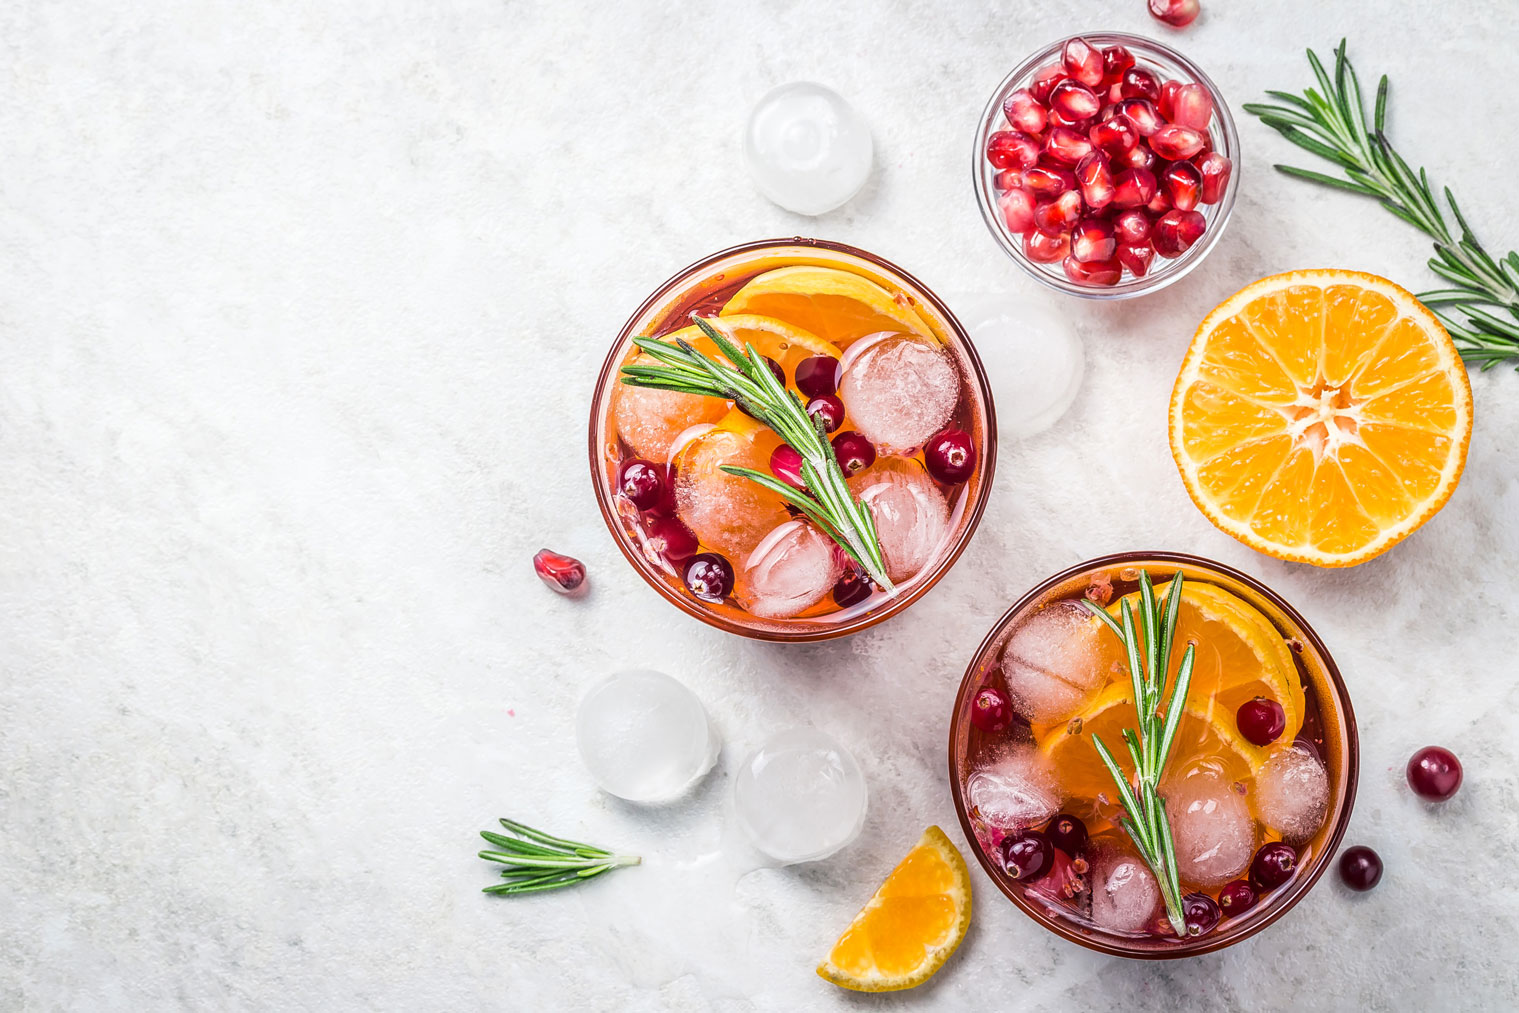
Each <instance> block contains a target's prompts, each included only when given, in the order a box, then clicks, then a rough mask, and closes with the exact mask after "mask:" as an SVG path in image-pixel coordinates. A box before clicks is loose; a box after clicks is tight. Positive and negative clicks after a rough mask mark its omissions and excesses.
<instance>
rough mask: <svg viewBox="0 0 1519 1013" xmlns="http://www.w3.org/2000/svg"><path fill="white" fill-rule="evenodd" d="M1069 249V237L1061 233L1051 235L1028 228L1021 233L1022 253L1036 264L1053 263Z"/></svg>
mask: <svg viewBox="0 0 1519 1013" xmlns="http://www.w3.org/2000/svg"><path fill="white" fill-rule="evenodd" d="M1070 249H1071V237H1070V236H1069V235H1066V234H1064V233H1062V234H1061V235H1058V236H1051V235H1048V234H1046V233H1043V232H1040V231H1039V230H1038V229H1030V230H1029V231H1028V232H1025V233H1024V234H1023V255H1024V256H1025V257H1027V258H1028V259H1029V260H1032V261H1034V262H1035V263H1038V264H1053V263H1054V262H1055V261H1057V260H1059V259H1060V258H1061V257H1064V256H1065V255H1066V254H1067V253H1069V252H1070Z"/></svg>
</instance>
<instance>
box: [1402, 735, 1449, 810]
mask: <svg viewBox="0 0 1519 1013" xmlns="http://www.w3.org/2000/svg"><path fill="white" fill-rule="evenodd" d="M1408 786H1409V787H1410V788H1412V789H1413V790H1414V794H1415V795H1418V796H1419V797H1420V798H1422V799H1426V800H1428V801H1430V802H1444V801H1445V800H1446V799H1448V798H1450V797H1451V796H1452V795H1454V794H1455V793H1456V792H1457V791H1458V790H1460V788H1461V761H1460V760H1458V759H1456V754H1455V753H1452V752H1451V751H1450V750H1449V749H1442V748H1441V747H1439V746H1425V747H1424V748H1423V749H1421V750H1419V751H1418V752H1417V753H1415V754H1414V755H1413V756H1412V757H1411V758H1410V759H1409V761H1408Z"/></svg>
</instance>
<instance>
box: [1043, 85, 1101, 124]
mask: <svg viewBox="0 0 1519 1013" xmlns="http://www.w3.org/2000/svg"><path fill="white" fill-rule="evenodd" d="M1101 108H1102V100H1101V99H1099V98H1098V97H1097V95H1096V93H1095V92H1093V91H1092V89H1090V88H1088V87H1087V86H1086V85H1084V84H1082V83H1081V82H1080V81H1077V80H1075V79H1073V78H1066V79H1065V80H1064V81H1061V82H1060V83H1059V84H1057V85H1055V90H1054V91H1052V92H1050V112H1051V113H1052V114H1055V115H1058V116H1063V117H1064V118H1065V119H1066V121H1067V122H1068V123H1079V122H1080V121H1082V120H1089V119H1091V118H1092V117H1093V116H1096V115H1097V110H1099V109H1101Z"/></svg>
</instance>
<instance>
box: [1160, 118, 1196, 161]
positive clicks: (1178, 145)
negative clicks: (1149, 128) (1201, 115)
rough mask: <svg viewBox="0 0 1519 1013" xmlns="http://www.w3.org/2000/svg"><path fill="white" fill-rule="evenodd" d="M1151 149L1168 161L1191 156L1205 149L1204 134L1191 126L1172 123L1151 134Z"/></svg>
mask: <svg viewBox="0 0 1519 1013" xmlns="http://www.w3.org/2000/svg"><path fill="white" fill-rule="evenodd" d="M1150 150H1151V151H1153V152H1155V154H1156V156H1157V157H1159V158H1164V159H1166V160H1168V161H1175V160H1177V159H1179V158H1191V157H1192V156H1193V155H1195V154H1197V153H1198V152H1199V151H1202V150H1203V135H1202V133H1201V131H1197V130H1193V129H1192V128H1191V127H1178V126H1177V125H1176V124H1174V123H1172V124H1170V125H1168V126H1164V127H1161V128H1160V129H1159V130H1157V131H1155V133H1153V134H1151V135H1150Z"/></svg>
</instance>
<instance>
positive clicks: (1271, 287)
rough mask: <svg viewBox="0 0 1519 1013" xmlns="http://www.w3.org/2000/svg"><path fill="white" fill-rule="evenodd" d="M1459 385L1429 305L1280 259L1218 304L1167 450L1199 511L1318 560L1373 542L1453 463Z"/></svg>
mask: <svg viewBox="0 0 1519 1013" xmlns="http://www.w3.org/2000/svg"><path fill="white" fill-rule="evenodd" d="M1471 432H1472V394H1471V384H1470V382H1469V381H1468V379H1467V375H1466V368H1465V367H1464V366H1463V365H1462V363H1461V357H1460V355H1459V354H1458V353H1457V351H1456V347H1455V345H1454V344H1453V343H1452V342H1451V340H1450V336H1449V335H1448V334H1446V333H1445V329H1444V328H1443V327H1441V326H1440V322H1439V321H1438V320H1437V319H1436V318H1435V316H1434V314H1432V313H1430V312H1429V310H1427V309H1425V308H1424V306H1422V305H1421V304H1420V303H1419V301H1418V300H1417V299H1415V298H1414V297H1413V296H1412V295H1411V294H1410V293H1409V292H1407V291H1406V290H1404V289H1402V288H1400V287H1399V286H1397V285H1395V284H1393V283H1392V282H1390V281H1388V280H1387V279H1385V278H1378V277H1376V276H1375V275H1370V274H1362V273H1359V272H1356V271H1335V270H1319V271H1293V272H1291V273H1289V274H1279V275H1274V276H1273V277H1270V278H1262V279H1261V280H1260V281H1257V282H1255V283H1254V284H1252V285H1248V286H1246V287H1245V288H1243V289H1241V290H1240V291H1239V292H1237V293H1235V294H1234V295H1232V296H1230V297H1229V298H1228V299H1226V300H1225V301H1224V302H1223V303H1221V304H1220V305H1219V306H1218V307H1217V308H1216V309H1214V310H1213V312H1212V313H1209V314H1208V316H1207V317H1206V318H1205V319H1204V320H1203V322H1202V324H1201V325H1200V326H1199V327H1198V328H1197V333H1196V335H1195V336H1194V337H1193V338H1192V345H1191V347H1190V348H1189V349H1188V351H1187V357H1186V361H1185V362H1184V363H1183V364H1182V368H1181V374H1180V375H1179V376H1178V377H1177V378H1176V386H1175V388H1174V389H1173V390H1172V393H1171V455H1172V456H1173V457H1174V458H1175V459H1176V465H1177V467H1178V468H1179V469H1180V471H1181V477H1182V481H1183V482H1185V483H1186V486H1187V492H1188V493H1189V494H1190V495H1191V497H1192V500H1193V502H1195V503H1196V504H1197V506H1198V508H1199V509H1200V510H1202V512H1203V513H1204V514H1206V515H1207V517H1208V519H1209V520H1210V521H1212V522H1213V523H1214V524H1216V525H1217V526H1218V527H1219V528H1221V529H1222V530H1224V531H1226V532H1228V533H1229V534H1231V535H1233V536H1234V537H1235V538H1238V539H1239V540H1240V541H1242V542H1244V543H1245V544H1246V545H1248V546H1250V547H1251V548H1253V549H1257V550H1259V551H1261V552H1264V553H1267V554H1268V555H1272V556H1275V557H1277V558H1278V559H1289V560H1294V561H1296V562H1302V563H1313V564H1315V565H1317V566H1353V565H1355V564H1356V563H1363V562H1365V561H1366V560H1368V559H1371V558H1373V557H1374V556H1378V555H1380V554H1382V553H1383V552H1386V551H1387V550H1388V549H1389V548H1391V547H1392V546H1393V545H1395V544H1397V543H1398V542H1399V541H1401V540H1402V539H1404V538H1406V537H1408V535H1409V534H1411V533H1412V532H1413V531H1414V530H1415V529H1416V528H1418V527H1419V526H1420V525H1421V524H1423V523H1424V522H1425V521H1427V520H1429V519H1430V518H1431V517H1433V516H1434V515H1435V513H1436V512H1437V511H1439V509H1440V508H1441V507H1442V506H1444V505H1445V501H1446V500H1448V499H1449V498H1450V494H1451V492H1452V491H1453V490H1454V489H1455V488H1456V483H1457V482H1458V481H1459V480H1460V478H1461V469H1462V468H1463V467H1464V465H1465V463H1466V448H1467V444H1468V443H1469V442H1470V440H1471Z"/></svg>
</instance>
